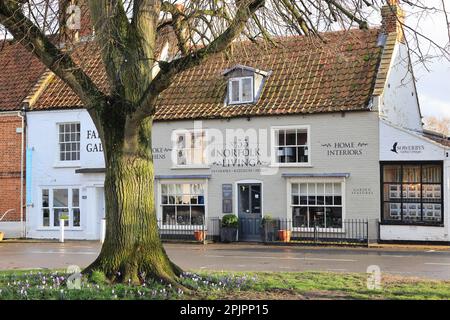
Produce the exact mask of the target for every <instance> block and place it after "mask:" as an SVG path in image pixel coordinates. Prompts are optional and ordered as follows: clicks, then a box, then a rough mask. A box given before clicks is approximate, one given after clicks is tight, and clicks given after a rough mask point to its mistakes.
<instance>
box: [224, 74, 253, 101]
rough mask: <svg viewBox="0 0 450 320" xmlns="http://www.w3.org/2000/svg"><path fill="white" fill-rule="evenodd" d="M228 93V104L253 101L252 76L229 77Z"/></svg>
mask: <svg viewBox="0 0 450 320" xmlns="http://www.w3.org/2000/svg"><path fill="white" fill-rule="evenodd" d="M228 93H229V102H230V104H240V103H250V102H253V100H254V99H253V77H242V78H231V79H230V80H229V82H228Z"/></svg>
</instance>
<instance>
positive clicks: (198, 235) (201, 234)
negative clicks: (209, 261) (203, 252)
mask: <svg viewBox="0 0 450 320" xmlns="http://www.w3.org/2000/svg"><path fill="white" fill-rule="evenodd" d="M194 237H195V241H199V242H202V241H205V239H206V231H204V230H195V231H194Z"/></svg>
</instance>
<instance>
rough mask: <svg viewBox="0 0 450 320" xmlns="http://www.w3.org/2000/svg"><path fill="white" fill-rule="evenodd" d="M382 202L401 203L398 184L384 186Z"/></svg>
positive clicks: (400, 187)
mask: <svg viewBox="0 0 450 320" xmlns="http://www.w3.org/2000/svg"><path fill="white" fill-rule="evenodd" d="M383 188H384V189H383V190H384V192H383V193H384V201H401V196H402V195H401V189H402V186H401V185H400V184H385V185H384V187H383Z"/></svg>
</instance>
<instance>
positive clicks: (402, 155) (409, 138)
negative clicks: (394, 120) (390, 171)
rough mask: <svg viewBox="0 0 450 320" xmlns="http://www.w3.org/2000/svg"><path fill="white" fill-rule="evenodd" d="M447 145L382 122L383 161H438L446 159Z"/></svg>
mask: <svg viewBox="0 0 450 320" xmlns="http://www.w3.org/2000/svg"><path fill="white" fill-rule="evenodd" d="M445 154H446V152H445V147H444V146H440V145H439V144H437V143H435V142H433V141H431V140H429V139H427V138H426V137H423V136H420V133H417V132H412V131H411V132H409V131H406V130H405V129H399V128H396V127H393V126H391V125H389V124H386V123H384V122H381V123H380V160H381V161H433V160H434V161H437V160H444V159H445Z"/></svg>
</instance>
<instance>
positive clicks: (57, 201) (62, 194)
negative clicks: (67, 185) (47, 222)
mask: <svg viewBox="0 0 450 320" xmlns="http://www.w3.org/2000/svg"><path fill="white" fill-rule="evenodd" d="M68 195H69V192H68V190H67V189H54V190H53V207H68V206H69V199H68Z"/></svg>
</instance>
